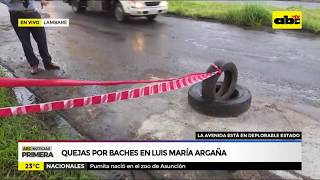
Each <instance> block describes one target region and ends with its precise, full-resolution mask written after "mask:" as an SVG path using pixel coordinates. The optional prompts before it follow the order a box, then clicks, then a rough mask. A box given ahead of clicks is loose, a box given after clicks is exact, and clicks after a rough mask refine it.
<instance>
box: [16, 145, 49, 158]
mask: <svg viewBox="0 0 320 180" xmlns="http://www.w3.org/2000/svg"><path fill="white" fill-rule="evenodd" d="M22 157H27V158H37V157H38V158H39V157H41V158H43V157H53V153H52V149H51V147H50V146H23V147H22Z"/></svg>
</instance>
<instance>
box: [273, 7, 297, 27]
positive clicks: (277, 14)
mask: <svg viewBox="0 0 320 180" xmlns="http://www.w3.org/2000/svg"><path fill="white" fill-rule="evenodd" d="M272 28H273V29H302V12H301V11H272Z"/></svg>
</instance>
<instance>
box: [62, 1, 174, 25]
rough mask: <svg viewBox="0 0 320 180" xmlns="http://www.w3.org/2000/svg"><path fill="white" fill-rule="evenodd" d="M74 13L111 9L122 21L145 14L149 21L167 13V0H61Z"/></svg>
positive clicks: (117, 18) (118, 19)
mask: <svg viewBox="0 0 320 180" xmlns="http://www.w3.org/2000/svg"><path fill="white" fill-rule="evenodd" d="M63 1H64V2H68V3H69V4H70V5H71V6H72V10H73V11H74V12H76V13H82V12H84V11H86V10H95V11H112V12H113V13H114V16H115V18H116V20H117V21H119V22H123V21H125V20H126V18H127V17H129V16H145V17H147V18H148V19H149V20H150V21H152V20H154V19H155V18H156V17H157V15H158V14H163V13H167V11H168V2H167V1H161V0H63Z"/></svg>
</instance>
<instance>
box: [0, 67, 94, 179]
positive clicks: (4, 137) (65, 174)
mask: <svg viewBox="0 0 320 180" xmlns="http://www.w3.org/2000/svg"><path fill="white" fill-rule="evenodd" d="M3 76H4V74H3V72H2V71H1V69H0V77H3ZM14 105H17V102H16V99H15V96H14V93H13V91H12V90H11V89H9V88H0V107H7V106H14ZM63 138H64V137H63V136H62V135H58V134H55V133H53V131H52V130H50V129H48V128H47V127H45V125H44V123H43V122H42V121H40V120H38V119H37V118H35V117H34V116H19V117H18V116H17V117H8V118H0V179H97V177H96V176H95V175H94V174H92V173H89V172H86V171H39V172H37V171H35V172H27V171H18V165H17V164H18V151H17V148H18V143H17V140H23V139H29V140H31V139H32V140H54V139H63Z"/></svg>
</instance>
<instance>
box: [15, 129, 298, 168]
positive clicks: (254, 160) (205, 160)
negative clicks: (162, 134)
mask: <svg viewBox="0 0 320 180" xmlns="http://www.w3.org/2000/svg"><path fill="white" fill-rule="evenodd" d="M200 133H203V134H211V135H212V134H215V133H216V132H200ZM218 133H219V134H220V135H221V133H222V134H228V133H230V132H228V133H225V132H218ZM218 133H217V134H218ZM234 133H237V132H232V134H234ZM238 133H239V134H242V136H245V134H246V132H238ZM276 133H277V134H279V135H280V136H281V134H282V135H283V136H285V135H284V134H286V135H287V136H291V137H293V136H297V134H300V138H294V139H293V138H286V139H285V138H278V139H276V136H277V135H274V134H273V136H274V138H273V139H265V138H260V137H259V138H258V137H255V138H253V137H252V138H251V139H247V138H244V139H241V138H238V139H235V138H223V139H221V138H217V139H214V138H212V137H210V139H207V140H204V139H202V140H200V139H198V140H159V141H89V140H67V141H66V140H65V141H56V140H54V141H52V140H51V141H32V140H21V141H18V170H22V171H28V170H29V171H43V170H68V169H69V170H301V166H302V163H301V142H302V140H301V133H297V132H292V133H290V132H289V133H288V132H283V133H282V132H276ZM196 134H198V132H197V133H196ZM249 134H251V136H252V135H253V134H256V135H257V134H259V135H260V136H267V134H268V133H265V134H264V135H263V132H261V133H256V132H255V133H252V132H248V133H247V135H246V136H247V137H248V136H249ZM269 135H270V134H269ZM270 136H272V135H270Z"/></svg>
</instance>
